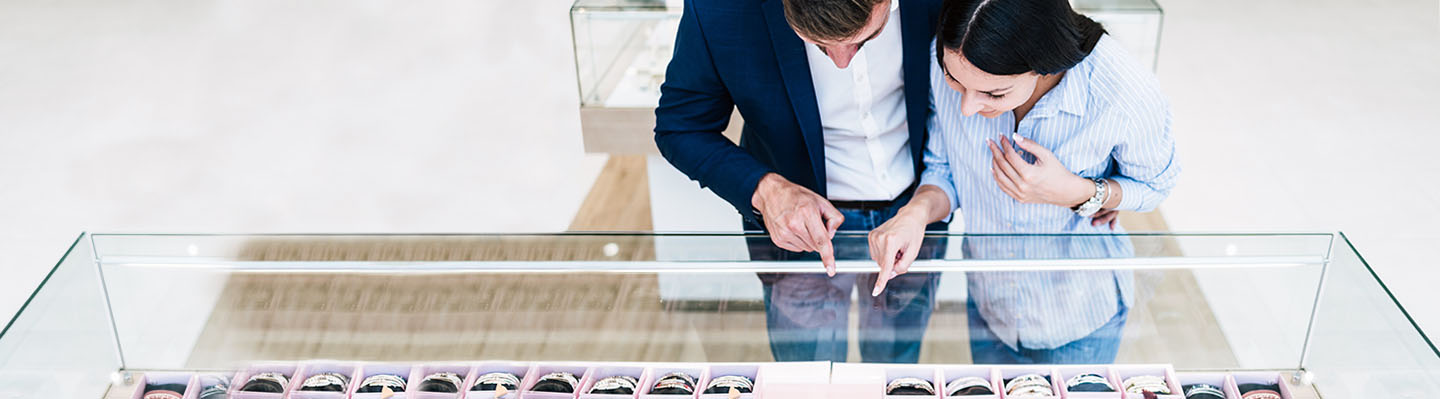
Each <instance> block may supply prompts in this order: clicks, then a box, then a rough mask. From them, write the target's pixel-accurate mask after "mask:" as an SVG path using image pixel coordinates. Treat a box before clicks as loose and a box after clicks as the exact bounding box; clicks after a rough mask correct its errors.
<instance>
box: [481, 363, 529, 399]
mask: <svg viewBox="0 0 1440 399" xmlns="http://www.w3.org/2000/svg"><path fill="white" fill-rule="evenodd" d="M530 367H531V364H530V363H524V362H483V363H480V364H476V365H475V366H473V367H471V368H470V374H469V375H468V376H467V377H466V378H465V390H466V391H467V392H466V393H465V395H464V397H465V398H467V399H516V398H519V397H520V389H519V388H520V387H523V386H525V380H526V379H527V378H528V377H529V374H527V373H529V372H530ZM490 373H510V374H514V375H515V377H516V378H519V379H520V384H519V386H517V387H515V388H516V389H515V390H514V391H511V392H507V393H505V395H503V396H500V397H499V398H496V397H495V391H472V390H470V389H471V388H474V387H475V383H476V382H477V381H479V379H480V376H482V375H486V374H490Z"/></svg>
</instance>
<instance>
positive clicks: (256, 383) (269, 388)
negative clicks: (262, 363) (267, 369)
mask: <svg viewBox="0 0 1440 399" xmlns="http://www.w3.org/2000/svg"><path fill="white" fill-rule="evenodd" d="M286 385H290V378H289V377H286V376H285V375H284V374H280V373H257V374H255V375H252V376H250V379H249V380H247V381H245V385H241V386H240V391H242V392H265V393H285V386H286Z"/></svg>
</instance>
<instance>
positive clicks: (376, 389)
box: [355, 374, 405, 393]
mask: <svg viewBox="0 0 1440 399" xmlns="http://www.w3.org/2000/svg"><path fill="white" fill-rule="evenodd" d="M385 388H390V391H391V392H404V391H405V378H403V377H400V376H398V375H394V374H376V375H372V376H369V377H365V380H363V381H360V389H356V390H355V393H381V392H385Z"/></svg>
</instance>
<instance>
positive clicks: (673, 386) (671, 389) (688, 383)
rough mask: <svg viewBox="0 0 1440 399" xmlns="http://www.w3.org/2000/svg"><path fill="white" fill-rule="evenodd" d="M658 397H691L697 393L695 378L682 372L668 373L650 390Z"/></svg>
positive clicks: (656, 381)
mask: <svg viewBox="0 0 1440 399" xmlns="http://www.w3.org/2000/svg"><path fill="white" fill-rule="evenodd" d="M650 393H651V394H656V395H690V394H693V393H695V378H693V377H690V375H689V374H685V373H682V372H673V373H668V374H665V375H663V376H660V378H659V379H657V380H655V386H654V387H651V388H650Z"/></svg>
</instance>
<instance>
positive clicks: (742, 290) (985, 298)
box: [0, 233, 1440, 398]
mask: <svg viewBox="0 0 1440 399" xmlns="http://www.w3.org/2000/svg"><path fill="white" fill-rule="evenodd" d="M926 243H927V244H926V246H925V248H924V249H923V250H922V251H921V255H920V259H919V260H917V262H916V263H915V265H914V266H913V267H912V268H910V270H909V272H908V273H906V274H903V275H900V276H899V277H897V278H896V279H895V280H893V281H891V282H890V284H889V286H888V288H887V289H886V290H885V291H884V292H883V293H882V294H881V295H879V296H871V295H869V293H870V287H871V286H872V285H873V282H874V279H875V273H876V272H877V271H878V270H879V269H878V266H877V265H876V264H875V263H874V262H873V261H870V260H869V255H868V243H867V242H866V237H865V235H864V234H862V233H840V234H837V236H836V239H835V245H836V248H837V255H838V256H839V258H840V261H839V271H840V274H839V275H838V276H836V277H829V276H826V275H825V274H824V273H823V272H822V269H821V266H820V264H819V262H818V261H817V260H813V259H812V258H810V257H806V256H800V255H798V254H792V253H787V252H784V251H779V250H778V249H776V248H774V247H773V246H771V245H769V244H768V238H767V237H764V236H760V235H753V234H738V233H737V234H719V233H714V234H710V233H707V234H700V233H692V234H656V233H573V234H494V235H484V234H477V235H447V234H439V235H143V234H142V235H134V234H83V235H81V236H80V237H79V238H78V239H77V240H76V242H75V244H74V245H73V246H72V248H71V249H70V250H69V252H68V253H67V254H65V256H64V257H63V258H62V259H61V261H60V262H59V263H58V265H57V266H55V268H54V269H53V270H52V272H51V273H50V275H49V276H48V277H47V278H46V279H45V281H44V282H43V283H42V285H41V286H40V287H39V288H38V289H37V290H36V291H35V293H34V294H33V295H32V297H31V298H30V299H29V300H28V301H27V302H26V304H25V306H24V307H23V308H22V310H21V311H20V312H19V313H18V314H17V315H16V316H15V317H14V318H13V320H11V321H10V323H9V324H7V326H6V328H5V330H4V331H3V333H0V398H12V397H13V398H20V397H48V398H96V397H102V395H105V393H106V392H107V390H110V389H111V387H112V386H125V384H126V383H127V382H126V377H127V376H128V377H133V376H134V375H136V374H139V373H146V372H155V371H194V370H204V371H235V370H238V369H242V368H244V367H246V366H248V365H251V364H255V363H257V362H273V361H292V362H293V361H307V360H313V359H330V360H340V361H370V362H455V361H460V362H470V361H481V360H512V361H592V362H711V363H714V362H765V363H768V362H777V361H783V362H789V361H827V362H836V364H840V363H920V364H946V365H956V364H971V363H976V364H1007V363H1015V362H1026V361H1038V362H1040V363H1092V364H1110V363H1114V364H1165V365H1173V367H1174V368H1175V369H1176V370H1179V371H1182V372H1196V371H1245V370H1269V371H1280V372H1284V373H1286V375H1291V376H1294V380H1293V381H1292V383H1294V384H1297V385H1296V386H1300V387H1305V388H1306V389H1310V390H1313V391H1314V392H1318V394H1317V395H1319V396H1323V397H1326V398H1367V397H1391V398H1411V397H1413V398H1434V397H1440V353H1437V351H1436V349H1435V347H1434V346H1433V344H1432V343H1431V342H1430V341H1429V339H1428V338H1427V337H1426V336H1425V335H1424V334H1423V333H1422V332H1421V331H1420V330H1419V329H1418V328H1417V327H1416V326H1415V325H1414V324H1413V323H1412V322H1411V320H1409V318H1408V316H1407V315H1406V313H1405V311H1404V308H1403V307H1402V306H1401V305H1400V304H1399V303H1397V302H1395V300H1394V298H1393V297H1391V296H1390V295H1389V292H1388V290H1387V289H1386V288H1385V286H1384V284H1383V283H1382V282H1380V281H1379V280H1378V279H1377V278H1376V277H1375V275H1374V274H1373V272H1372V271H1371V270H1370V268H1369V266H1368V265H1367V264H1365V262H1364V260H1363V259H1362V258H1361V257H1360V255H1359V253H1357V252H1356V251H1355V250H1354V248H1353V247H1351V245H1350V244H1349V241H1348V240H1347V239H1346V238H1345V237H1344V236H1343V235H1341V234H1328V233H1307V234H1255V235H1245V234H1130V235H933V236H928V237H927V241H926ZM1077 346H1079V347H1086V348H1091V349H1087V350H1080V351H1075V350H1067V349H1066V348H1071V349H1073V348H1075V347H1077ZM836 370H837V372H839V370H840V369H839V368H837V369H836ZM1312 381H1313V385H1309V384H1306V383H1307V382H1312ZM114 384H118V385H114ZM112 395H113V393H112ZM125 395H129V393H128V392H126V393H125ZM123 397H129V396H123Z"/></svg>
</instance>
